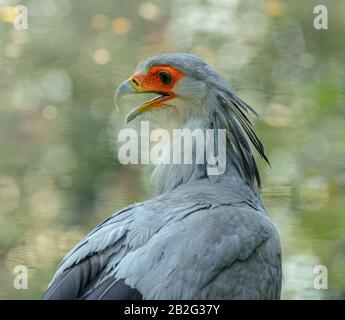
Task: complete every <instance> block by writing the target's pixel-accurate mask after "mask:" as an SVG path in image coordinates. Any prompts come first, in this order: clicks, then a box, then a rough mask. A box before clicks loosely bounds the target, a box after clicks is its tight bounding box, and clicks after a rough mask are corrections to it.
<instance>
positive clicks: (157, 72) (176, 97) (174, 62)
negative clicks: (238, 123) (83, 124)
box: [115, 53, 227, 124]
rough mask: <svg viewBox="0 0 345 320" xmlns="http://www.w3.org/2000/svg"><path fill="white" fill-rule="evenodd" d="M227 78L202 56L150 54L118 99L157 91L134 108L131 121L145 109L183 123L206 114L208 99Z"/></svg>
mask: <svg viewBox="0 0 345 320" xmlns="http://www.w3.org/2000/svg"><path fill="white" fill-rule="evenodd" d="M226 86H227V84H226V82H225V80H224V79H223V78H222V77H221V76H220V75H218V74H217V73H216V72H215V71H214V70H213V69H212V68H211V67H210V66H209V65H208V64H207V63H205V62H204V61H203V60H201V59H200V58H198V57H196V56H194V55H191V54H185V53H168V54H161V55H158V56H154V57H150V58H148V59H146V60H144V61H142V62H141V63H139V65H138V66H137V68H136V71H135V73H134V74H133V75H132V76H131V77H130V78H129V79H128V80H126V81H124V82H123V83H122V84H121V85H120V86H119V88H118V89H117V90H116V93H115V103H116V104H118V101H119V99H120V98H121V97H122V96H124V95H128V94H139V93H154V94H157V97H155V98H154V99H151V100H150V101H147V102H145V103H144V104H142V105H139V106H137V107H136V108H134V109H133V110H132V111H131V112H130V113H129V114H128V115H127V117H126V122H129V121H131V120H133V119H134V118H136V117H137V116H138V115H140V114H142V113H147V112H151V113H154V114H155V115H158V117H159V116H160V115H161V116H166V114H169V117H171V118H175V120H178V121H179V122H182V124H183V123H184V122H186V121H190V120H191V119H193V118H195V117H198V116H200V115H206V114H207V113H208V111H210V110H207V108H208V109H209V106H210V105H212V104H206V103H205V101H206V100H207V98H208V97H209V96H210V93H211V92H212V91H214V90H215V89H217V88H219V87H226Z"/></svg>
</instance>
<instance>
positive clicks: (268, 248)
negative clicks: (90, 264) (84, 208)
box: [109, 205, 281, 299]
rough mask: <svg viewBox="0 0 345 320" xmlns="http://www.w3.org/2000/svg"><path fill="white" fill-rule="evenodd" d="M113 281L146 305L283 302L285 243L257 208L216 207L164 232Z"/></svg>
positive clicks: (125, 264)
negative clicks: (188, 301)
mask: <svg viewBox="0 0 345 320" xmlns="http://www.w3.org/2000/svg"><path fill="white" fill-rule="evenodd" d="M109 276H111V277H115V278H121V279H125V283H126V284H128V285H129V286H130V287H132V288H137V289H138V290H139V291H140V292H141V294H142V295H143V297H144V298H145V299H210V298H212V299H214V298H219V299H230V298H233V299H241V298H243V299H277V298H279V294H280V286H281V257H280V244H279V238H278V235H277V233H276V231H275V229H274V227H273V225H272V223H271V221H270V220H269V218H268V217H267V216H266V215H265V214H263V213H260V212H257V211H256V210H253V208H251V207H242V206H231V205H230V206H227V205H224V206H223V205H222V206H217V207H210V208H208V209H202V210H199V211H197V212H194V213H193V214H191V215H188V216H186V217H185V218H184V219H183V220H181V221H176V222H175V223H173V224H169V225H167V226H165V227H164V228H162V229H161V230H160V232H158V233H156V234H155V235H154V236H153V237H152V238H151V239H150V240H149V241H148V242H147V243H146V244H145V246H142V247H140V248H138V249H137V250H136V251H132V252H130V253H128V254H127V255H126V256H125V257H124V258H123V259H122V260H121V261H120V263H119V264H117V266H116V268H115V269H114V270H113V272H110V273H109Z"/></svg>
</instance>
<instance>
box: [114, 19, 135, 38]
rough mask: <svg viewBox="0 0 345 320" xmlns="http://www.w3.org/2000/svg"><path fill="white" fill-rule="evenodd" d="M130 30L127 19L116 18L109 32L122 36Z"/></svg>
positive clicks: (130, 24)
mask: <svg viewBox="0 0 345 320" xmlns="http://www.w3.org/2000/svg"><path fill="white" fill-rule="evenodd" d="M131 29H132V23H131V21H130V20H129V19H128V18H125V17H118V18H116V19H114V20H113V21H112V23H111V30H112V31H113V33H117V34H124V33H128V32H129V31H130V30H131Z"/></svg>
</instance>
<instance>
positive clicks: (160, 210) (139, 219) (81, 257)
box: [43, 201, 207, 299]
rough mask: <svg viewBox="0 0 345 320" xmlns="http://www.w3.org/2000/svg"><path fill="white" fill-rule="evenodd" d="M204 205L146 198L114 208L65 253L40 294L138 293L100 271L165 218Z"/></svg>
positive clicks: (129, 295) (67, 296) (135, 295)
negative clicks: (170, 203)
mask: <svg viewBox="0 0 345 320" xmlns="http://www.w3.org/2000/svg"><path fill="white" fill-rule="evenodd" d="M206 207H207V206H205V205H197V204H195V203H188V204H180V205H176V206H174V207H170V208H164V204H163V203H159V204H158V205H157V204H156V205H152V201H150V202H146V203H145V202H144V203H139V204H136V205H133V206H129V207H127V208H125V209H123V210H121V211H119V212H116V213H115V214H113V215H112V216H110V217H109V218H108V219H106V220H105V221H103V222H102V223H101V224H100V225H98V226H97V227H96V228H95V229H94V230H93V231H92V232H91V233H90V234H88V235H87V236H86V237H85V238H84V239H83V240H82V241H81V242H80V243H79V244H78V245H77V246H76V247H75V248H74V249H72V250H71V251H70V252H69V253H68V254H67V255H66V257H65V258H64V259H63V260H62V262H61V263H60V265H59V267H58V270H57V272H56V274H55V276H54V278H53V280H52V281H51V283H50V284H49V286H48V289H47V291H46V292H45V293H44V295H43V298H44V299H77V298H81V297H84V298H85V297H86V296H85V295H88V296H90V294H91V293H93V295H92V297H94V298H102V297H103V298H104V297H105V296H104V292H102V291H101V292H99V296H95V292H96V291H100V288H102V290H109V288H110V287H111V289H112V290H111V291H109V292H108V295H109V294H110V293H111V295H112V298H114V296H113V295H114V294H115V296H117V298H119V299H130V298H138V297H140V294H138V291H137V290H130V287H128V286H126V285H125V284H124V283H123V281H118V280H119V279H116V281H113V280H114V279H109V278H104V277H103V274H104V272H105V271H106V272H107V273H109V272H110V271H111V270H112V269H113V268H115V267H116V265H117V264H118V263H119V262H120V261H121V260H122V259H123V258H124V256H125V255H126V254H128V253H129V252H132V251H136V250H137V249H138V248H139V247H142V246H143V245H145V243H147V241H148V240H149V239H150V238H151V237H152V236H153V235H154V234H156V233H157V232H158V231H159V230H160V229H161V228H162V227H163V226H164V225H166V224H167V223H168V222H169V221H173V220H178V219H183V217H184V216H185V215H188V214H190V213H192V212H194V211H197V210H201V209H203V208H206ZM164 209H167V210H164ZM110 280H111V281H110ZM108 282H109V284H108ZM113 282H114V283H113ZM115 282H116V283H115ZM106 284H108V286H105V285H106ZM96 289H97V290H96ZM114 292H115V293H114Z"/></svg>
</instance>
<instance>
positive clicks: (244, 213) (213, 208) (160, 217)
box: [43, 53, 282, 300]
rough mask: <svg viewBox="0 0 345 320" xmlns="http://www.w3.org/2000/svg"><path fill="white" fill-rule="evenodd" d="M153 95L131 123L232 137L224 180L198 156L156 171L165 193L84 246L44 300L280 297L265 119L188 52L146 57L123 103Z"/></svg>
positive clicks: (123, 213)
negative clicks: (164, 122) (264, 192)
mask: <svg viewBox="0 0 345 320" xmlns="http://www.w3.org/2000/svg"><path fill="white" fill-rule="evenodd" d="M148 92H149V93H155V94H157V95H158V96H157V97H156V98H154V99H152V100H150V101H148V102H146V103H144V104H141V105H139V106H138V107H136V108H134V109H133V110H132V111H131V112H130V113H129V114H128V115H127V122H129V121H131V120H133V119H134V118H136V117H138V116H139V115H141V114H145V115H150V117H151V118H152V119H153V120H154V121H155V122H158V124H159V123H160V120H161V119H169V120H171V121H172V122H173V123H174V126H175V127H176V128H189V129H195V128H201V129H203V130H205V129H213V130H218V129H225V130H226V139H225V140H224V144H225V147H226V148H225V150H226V168H225V172H224V173H222V174H220V175H210V174H209V168H210V167H212V165H214V164H210V163H207V161H205V163H204V164H200V163H197V162H196V161H195V159H194V158H193V161H192V163H190V164H174V163H172V164H165V163H164V164H163V163H161V164H158V165H157V166H156V168H155V170H154V174H153V176H154V179H155V183H156V186H157V195H156V196H155V197H154V198H153V199H151V200H147V201H144V202H141V203H136V204H133V205H130V206H128V207H126V208H124V209H122V210H120V211H119V212H116V213H114V214H113V215H111V216H110V217H109V218H108V219H106V220H105V221H103V222H102V223H101V224H99V225H98V226H97V227H96V228H95V229H94V230H93V231H92V232H91V233H89V234H88V235H87V236H86V237H85V238H84V239H83V240H81V242H79V244H77V245H76V247H75V248H74V249H72V250H71V251H70V252H69V253H68V254H67V256H66V257H65V258H64V259H63V260H62V262H61V263H60V265H59V267H58V270H57V272H56V274H55V276H54V278H53V280H52V281H51V283H50V285H49V287H48V289H47V290H46V292H45V293H44V295H43V298H44V299H95V300H101V299H279V298H280V291H281V282H282V270H281V250H280V240H279V236H278V233H277V231H276V229H275V227H274V225H273V224H272V222H271V219H270V217H269V216H268V213H267V211H266V209H265V207H264V204H263V202H262V200H261V198H260V196H259V194H258V192H257V190H256V187H255V183H257V185H258V187H260V174H259V171H258V167H257V164H256V161H255V159H254V156H253V153H252V147H253V146H254V147H255V149H256V150H257V152H258V153H259V155H260V156H261V157H262V158H263V159H264V160H266V161H267V162H268V160H267V157H266V155H265V152H264V147H263V145H262V143H261V142H260V140H259V139H258V137H257V135H256V134H255V132H254V130H253V128H252V124H251V121H250V120H249V117H248V114H249V113H254V114H255V115H257V113H256V112H255V110H254V109H253V108H251V107H250V106H249V105H248V104H247V103H246V102H244V101H243V100H242V99H240V98H239V97H238V96H237V95H236V94H235V93H234V91H233V90H232V88H231V87H230V86H229V84H228V83H227V82H226V81H225V80H224V78H223V77H222V76H220V75H219V74H218V73H217V72H215V71H214V70H213V69H212V68H211V67H210V66H209V65H208V64H207V63H205V62H204V61H203V60H202V59H200V58H198V57H196V56H194V55H191V54H186V53H166V54H161V55H157V56H154V57H150V58H147V59H145V60H144V61H142V62H141V63H140V64H139V65H138V66H137V68H136V71H135V73H134V75H132V76H131V77H130V78H129V79H128V80H126V81H124V82H123V83H122V84H121V85H120V86H119V88H118V89H117V91H116V93H115V100H116V102H118V101H119V99H120V98H121V97H122V96H124V95H127V94H141V93H148ZM205 143H214V141H213V142H210V141H208V142H205ZM191 147H192V148H193V150H194V147H195V142H194V140H193V143H192V146H191Z"/></svg>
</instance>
